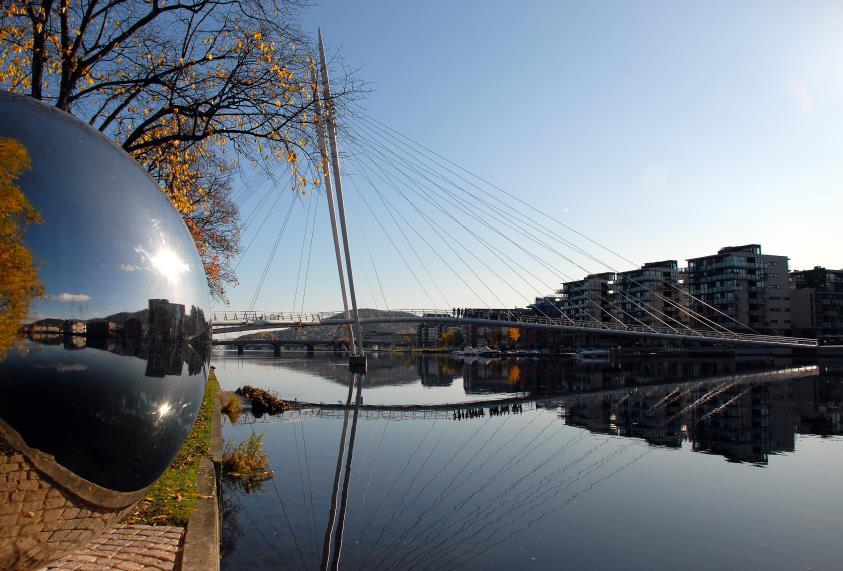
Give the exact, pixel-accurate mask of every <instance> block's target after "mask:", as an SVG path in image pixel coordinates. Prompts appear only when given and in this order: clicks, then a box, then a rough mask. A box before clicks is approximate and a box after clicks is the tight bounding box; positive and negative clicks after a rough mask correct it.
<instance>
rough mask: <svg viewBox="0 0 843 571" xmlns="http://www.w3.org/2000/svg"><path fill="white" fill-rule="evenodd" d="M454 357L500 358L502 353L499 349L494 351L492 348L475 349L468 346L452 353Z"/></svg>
mask: <svg viewBox="0 0 843 571" xmlns="http://www.w3.org/2000/svg"><path fill="white" fill-rule="evenodd" d="M451 354H452V355H456V356H457V357H491V358H494V357H500V354H501V352H500V351H498V350H497V349H492V348H491V347H478V348H476V349H475V348H474V347H472V346H471V345H466V346H465V347H463V348H462V349H460V350H458V351H454V352H453V353H451Z"/></svg>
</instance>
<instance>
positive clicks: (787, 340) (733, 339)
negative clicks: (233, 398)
mask: <svg viewBox="0 0 843 571" xmlns="http://www.w3.org/2000/svg"><path fill="white" fill-rule="evenodd" d="M343 313H344V312H343V311H342V310H340V311H328V312H319V313H285V312H273V311H215V312H213V313H212V314H211V319H212V323H213V330H214V333H216V334H222V333H236V332H243V331H257V330H272V329H291V328H297V327H314V326H319V325H348V324H350V323H352V319H345V318H342V317H338V316H342V315H343ZM360 323H361V324H367V323H430V324H447V325H474V326H480V327H483V326H485V327H518V328H525V329H545V330H554V331H560V332H562V333H569V334H581V335H605V336H614V335H618V336H632V337H648V338H659V339H675V340H694V341H701V342H703V341H704V342H706V343H716V344H726V345H734V344H740V345H759V346H767V347H806V348H815V347H817V340H816V339H807V338H801V337H780V336H775V335H758V334H748V333H734V332H729V331H713V330H694V329H673V328H671V327H650V326H641V325H624V324H620V323H608V322H599V321H570V320H566V319H562V318H552V317H539V316H528V315H523V314H518V313H516V312H508V311H502V310H491V311H484V310H475V311H473V312H472V314H471V316H468V317H456V316H454V315H453V314H452V311H451V310H445V309H395V310H391V311H381V312H379V314H378V316H377V317H360Z"/></svg>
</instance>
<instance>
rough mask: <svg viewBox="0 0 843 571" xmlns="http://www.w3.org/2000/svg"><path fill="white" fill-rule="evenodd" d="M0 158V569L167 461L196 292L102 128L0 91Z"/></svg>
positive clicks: (167, 225)
mask: <svg viewBox="0 0 843 571" xmlns="http://www.w3.org/2000/svg"><path fill="white" fill-rule="evenodd" d="M0 153H2V156H0V193H2V196H0V199H2V207H0V249H2V251H4V252H14V254H15V256H16V258H15V259H16V260H18V261H17V262H14V261H13V262H14V265H15V266H16V267H17V268H18V270H19V272H18V274H19V275H18V277H16V280H18V281H15V282H14V283H12V282H11V280H9V281H7V280H6V275H4V284H3V289H2V290H0V345H2V346H0V569H18V568H19V569H29V568H40V567H42V566H43V565H44V564H46V563H48V562H49V561H51V560H54V559H56V558H58V557H61V556H62V555H64V554H66V553H67V552H69V551H71V550H73V549H75V548H76V547H78V546H79V545H81V544H82V543H85V542H86V541H88V540H90V539H92V538H94V537H95V536H96V535H98V534H99V533H100V532H102V531H103V530H105V529H106V528H107V527H109V526H110V525H111V524H112V523H114V522H115V521H116V520H117V519H118V518H119V517H120V515H121V514H122V513H124V512H125V511H126V510H127V509H128V508H129V507H131V505H132V504H133V503H134V502H135V501H137V500H138V499H139V498H140V497H142V496H143V493H144V491H145V489H146V488H147V487H148V486H149V485H150V484H151V483H152V482H154V481H155V480H156V479H157V478H158V477H159V476H160V475H161V473H163V471H164V470H165V469H166V468H167V466H168V465H169V464H170V462H171V461H172V459H173V457H174V456H175V455H176V453H177V452H178V450H179V448H180V447H181V445H182V443H183V442H184V439H185V437H186V436H187V433H188V431H189V430H190V427H191V426H192V424H193V420H194V419H195V416H196V413H197V411H198V409H199V406H200V404H201V401H202V395H203V391H204V386H205V380H206V377H207V362H208V356H209V354H210V353H209V344H210V328H209V324H208V321H207V311H208V307H209V300H208V293H207V286H206V280H205V276H204V273H203V270H202V264H201V262H200V260H199V257H198V255H197V253H196V248H195V246H194V244H193V241H192V239H191V236H190V234H189V232H188V231H187V228H186V227H185V226H184V224H183V222H182V220H181V218H180V217H179V215H178V214H177V213H176V211H175V210H174V209H173V207H172V206H171V205H170V203H169V202H168V200H167V199H166V197H165V196H164V195H163V193H162V192H161V191H160V189H159V188H158V187H157V185H156V184H155V182H154V181H153V180H152V179H151V178H150V177H149V176H148V175H147V173H146V172H145V171H144V170H143V169H142V168H140V167H139V166H138V165H137V164H136V163H135V162H134V161H133V160H132V159H131V158H130V157H129V156H128V155H126V154H125V153H123V152H122V151H121V150H119V149H118V148H116V147H115V146H114V145H113V144H112V143H110V142H109V141H108V140H107V139H106V138H105V137H103V136H102V135H101V134H100V133H98V132H96V131H94V130H93V129H91V128H89V127H88V126H87V125H85V124H83V123H81V122H80V121H78V120H76V119H74V118H73V117H71V116H69V115H67V114H65V113H62V112H60V111H58V110H56V109H54V108H52V107H48V106H46V105H44V104H41V103H39V102H36V101H34V100H32V99H30V98H26V97H20V96H15V95H10V94H6V93H2V92H0ZM27 155H28V159H29V161H28V163H27V161H26V160H25V158H26V157H27ZM27 260H29V261H28V262H27ZM10 263H12V262H10ZM33 270H34V271H33ZM27 271H28V273H27ZM36 273H37V275H36ZM8 275H11V274H8Z"/></svg>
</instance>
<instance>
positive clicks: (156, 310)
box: [149, 299, 185, 339]
mask: <svg viewBox="0 0 843 571" xmlns="http://www.w3.org/2000/svg"><path fill="white" fill-rule="evenodd" d="M184 317H185V316H184V305H183V304H178V303H170V302H169V301H168V300H166V299H150V300H149V335H150V337H152V338H153V339H184V337H185V335H184V333H185V332H184V324H185V323H184V322H185V320H184Z"/></svg>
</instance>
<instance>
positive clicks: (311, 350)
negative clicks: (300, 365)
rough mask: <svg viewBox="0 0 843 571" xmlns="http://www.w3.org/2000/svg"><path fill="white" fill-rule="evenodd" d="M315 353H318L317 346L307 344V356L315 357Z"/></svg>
mask: <svg viewBox="0 0 843 571" xmlns="http://www.w3.org/2000/svg"><path fill="white" fill-rule="evenodd" d="M315 352H316V345H314V344H313V343H308V344H307V356H308V357H313V354H314V353H315Z"/></svg>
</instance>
